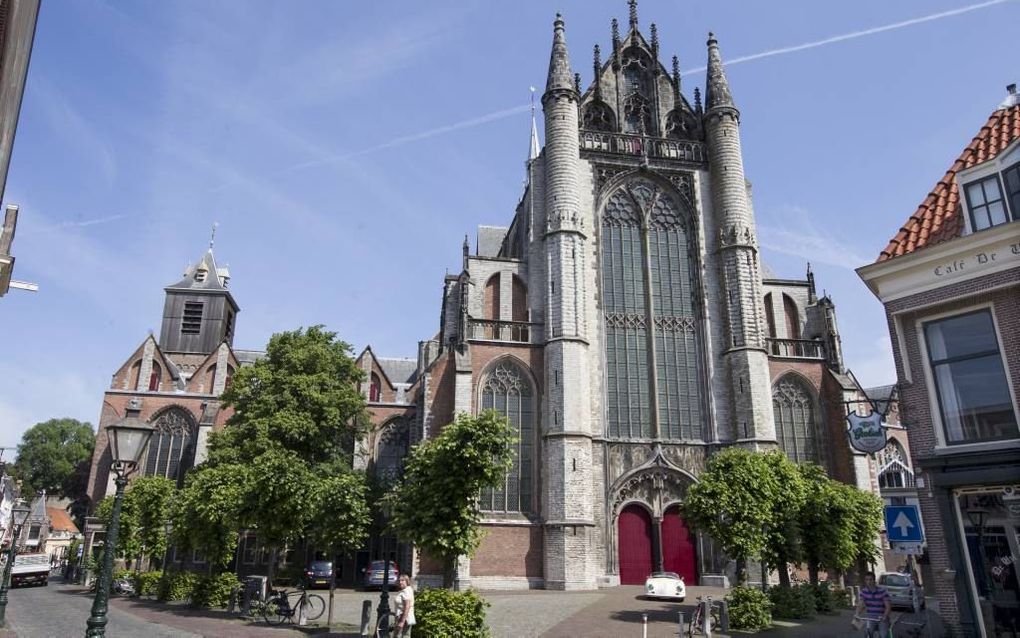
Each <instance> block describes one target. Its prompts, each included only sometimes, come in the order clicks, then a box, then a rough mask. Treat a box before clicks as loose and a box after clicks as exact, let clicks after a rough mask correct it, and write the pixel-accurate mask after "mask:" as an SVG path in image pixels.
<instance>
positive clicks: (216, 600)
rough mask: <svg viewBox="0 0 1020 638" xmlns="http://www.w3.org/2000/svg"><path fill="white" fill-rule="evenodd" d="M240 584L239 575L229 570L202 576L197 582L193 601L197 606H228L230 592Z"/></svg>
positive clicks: (192, 597)
mask: <svg viewBox="0 0 1020 638" xmlns="http://www.w3.org/2000/svg"><path fill="white" fill-rule="evenodd" d="M240 584H241V583H240V581H239V580H237V576H235V575H234V574H232V573H229V572H224V573H222V574H217V575H216V576H202V577H200V578H199V579H198V582H197V583H196V584H195V589H194V591H193V592H192V594H191V603H192V604H193V605H195V606H196V607H226V606H227V604H228V603H229V602H230V592H231V591H233V589H234V588H235V587H238V586H239V585H240Z"/></svg>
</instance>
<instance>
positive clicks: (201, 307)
mask: <svg viewBox="0 0 1020 638" xmlns="http://www.w3.org/2000/svg"><path fill="white" fill-rule="evenodd" d="M189 306H190V308H189ZM196 306H197V307H198V318H197V319H196V318H195V316H194V309H195V307H196ZM188 310H191V311H192V315H191V316H189V315H188ZM204 320H205V302H204V301H185V302H184V307H183V308H182V309H181V334H182V335H194V336H198V335H201V334H202V322H203V321H204ZM196 321H197V322H198V326H197V327H196V326H195V325H194V324H195V322H196Z"/></svg>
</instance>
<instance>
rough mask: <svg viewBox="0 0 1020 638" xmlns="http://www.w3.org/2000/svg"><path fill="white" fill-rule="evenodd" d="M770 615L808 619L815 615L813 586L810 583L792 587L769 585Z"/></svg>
mask: <svg viewBox="0 0 1020 638" xmlns="http://www.w3.org/2000/svg"><path fill="white" fill-rule="evenodd" d="M769 599H770V600H771V601H772V615H773V616H774V617H776V618H784V619H810V618H814V617H815V588H814V586H813V585H811V583H801V584H800V585H795V586H793V587H782V586H779V585H777V586H775V587H769Z"/></svg>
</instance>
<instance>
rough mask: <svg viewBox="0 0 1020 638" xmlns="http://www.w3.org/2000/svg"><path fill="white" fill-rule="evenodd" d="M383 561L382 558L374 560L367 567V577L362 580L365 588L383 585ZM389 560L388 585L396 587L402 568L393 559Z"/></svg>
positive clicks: (392, 587)
mask: <svg viewBox="0 0 1020 638" xmlns="http://www.w3.org/2000/svg"><path fill="white" fill-rule="evenodd" d="M383 562H384V561H381V560H374V561H372V562H371V563H369V564H368V567H366V568H365V570H364V572H365V577H364V579H363V580H362V584H363V585H364V587H365V589H374V588H381V587H382V586H383ZM388 562H389V566H390V575H389V583H388V587H389V588H390V589H394V588H396V586H397V578H398V577H399V576H400V568H399V567H397V564H396V563H394V562H393V561H388Z"/></svg>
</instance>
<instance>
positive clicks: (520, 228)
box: [360, 2, 878, 589]
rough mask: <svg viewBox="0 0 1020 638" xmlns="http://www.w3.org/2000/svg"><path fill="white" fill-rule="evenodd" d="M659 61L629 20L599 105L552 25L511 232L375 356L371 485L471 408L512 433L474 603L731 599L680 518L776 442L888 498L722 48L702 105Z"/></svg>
mask: <svg viewBox="0 0 1020 638" xmlns="http://www.w3.org/2000/svg"><path fill="white" fill-rule="evenodd" d="M660 53H661V52H660V50H659V40H658V32H657V28H656V26H655V25H654V24H653V25H651V26H650V28H649V36H648V37H647V38H646V36H645V35H644V33H642V31H641V30H640V28H639V24H638V14H637V6H636V3H635V2H631V3H630V15H629V25H628V27H627V29H626V31H624V32H621V30H620V27H619V25H618V24H617V22H616V21H615V20H614V21H613V22H612V32H611V45H610V46H609V47H607V48H606V55H605V56H604V57H603V54H602V49H601V48H600V47H599V46H596V47H595V48H594V54H593V62H592V75H593V77H592V81H591V83H590V85H589V86H588V87H587V88H586V89H582V87H581V83H580V78H579V76H577V75H575V74H574V73H573V70H572V67H571V62H570V58H569V53H568V47H567V41H566V28H565V24H564V21H563V19H562V18H561V17H559V16H557V18H556V20H555V22H554V25H553V38H552V50H551V55H550V62H549V72H548V78H547V82H546V88H545V92H544V94H543V95H542V100H541V103H542V109H543V112H544V132H545V143H544V146H543V145H541V144H540V143H539V140H538V126H537V123H535V122H534V119H533V122H532V138H531V144H530V156H529V158H528V160H527V163H526V171H527V178H528V179H527V186H526V187H525V189H524V192H523V194H522V196H521V198H520V200H519V202H518V203H517V206H516V209H515V210H514V213H513V215H512V219H511V221H510V223H509V225H508V226H507V227H491V226H481V227H479V229H478V234H477V240H476V245H475V250H474V251H472V250H471V249H470V245H469V244H468V241H467V239H466V238H465V242H464V246H463V249H462V251H463V265H462V270H461V272H460V273H458V274H451V275H447V277H446V279H445V281H444V282H443V287H442V301H441V305H440V321H439V324H440V325H439V331H438V333H437V334H436V335H435V336H434V337H433V338H432V339H429V340H426V341H423V342H421V343H420V344H419V348H418V357H417V360H416V361H414V362H409V361H407V360H385V359H380V358H377V357H376V356H375V354H374V353H372V352H371V350H370V349H369V350H366V351H365V352H364V353H363V354H362V357H361V359H360V360H361V363H362V365H363V367H364V369H365V371H366V379H367V380H366V385H365V387H364V388H363V391H364V392H365V397H366V399H367V400H368V402H369V407H370V411H371V412H372V413H373V422H374V424H375V429H374V430H373V433H372V435H371V436H370V438H369V439H368V440H366V441H365V443H364V448H363V449H362V450H361V454H362V456H363V458H364V459H365V460H364V461H363V464H364V466H365V467H366V468H369V469H372V468H379V470H380V471H382V472H397V473H399V462H398V460H397V459H399V454H400V452H401V451H403V450H406V449H408V447H409V446H411V445H413V444H414V443H416V442H417V441H419V440H422V439H425V438H428V437H432V436H435V435H436V434H437V433H438V432H439V431H440V430H441V428H442V427H443V426H444V425H445V424H447V423H449V422H451V421H452V420H453V418H454V415H455V414H456V413H459V412H467V413H477V412H479V411H481V410H484V409H495V410H497V411H499V412H501V413H503V414H505V415H506V416H507V417H508V418H509V420H510V422H511V423H512V425H513V426H514V428H515V429H516V430H517V434H518V438H519V443H518V447H517V449H516V450H515V451H514V452H515V454H514V463H513V468H512V470H511V471H510V472H509V474H508V475H507V477H506V479H505V481H504V483H503V484H501V485H499V486H498V487H497V488H495V489H492V490H488V491H486V492H485V493H484V494H482V495H481V503H482V509H483V510H484V526H485V531H486V534H485V537H484V540H483V541H482V544H481V547H480V548H479V550H478V551H477V553H476V554H475V556H474V557H472V558H470V559H468V558H464V559H462V560H461V562H460V564H459V566H458V573H457V578H458V583H459V585H460V586H466V585H467V584H471V585H473V586H476V587H481V588H527V587H544V588H550V589H593V588H595V587H599V586H606V585H613V584H619V583H635V582H641V583H643V582H644V579H645V577H646V576H647V575H648V573H650V572H651V571H653V570H663V569H665V570H668V571H675V572H678V573H680V574H682V575H683V576H684V577H685V579H686V581H687V582H688V583H701V584H719V583H722V582H724V578H725V577H726V576H727V575H728V573H729V570H730V569H731V567H730V562H729V561H728V560H727V559H726V558H725V557H723V556H722V555H721V554H720V553H719V552H718V551H717V550H716V548H715V547H714V545H713V543H712V541H711V539H709V538H707V537H705V536H703V535H702V534H700V533H698V532H697V531H696V530H692V529H691V528H690V527H689V526H688V525H687V524H686V522H685V521H684V520H683V518H682V517H681V515H680V505H681V504H682V503H683V501H684V498H685V494H686V492H687V490H688V489H689V487H690V486H691V485H692V484H694V483H695V482H696V481H697V480H698V475H699V474H700V473H701V472H702V471H703V469H704V468H705V464H706V462H707V460H708V458H709V457H710V456H711V454H712V453H714V452H715V451H717V450H719V449H721V448H723V447H725V446H731V445H739V446H742V447H745V448H747V449H751V450H769V449H774V448H776V447H777V446H778V447H779V448H781V449H782V450H784V451H785V452H786V453H787V454H788V455H789V456H790V457H791V458H792V459H794V460H796V461H799V462H804V461H812V462H817V463H820V464H822V465H823V466H825V467H826V468H827V469H828V471H829V473H830V474H831V475H832V476H834V477H837V478H839V479H840V480H843V481H845V482H847V483H850V484H853V485H857V486H858V487H861V488H862V489H868V490H873V491H875V492H877V491H878V490H877V475H876V471H875V466H874V461H873V460H872V459H869V458H868V457H867V456H864V455H861V454H857V453H854V452H852V451H851V450H850V447H849V444H848V443H847V438H846V423H845V420H844V418H845V416H846V414H847V410H848V406H857V405H859V404H860V402H861V389H860V386H859V385H858V384H857V383H856V382H855V381H854V380H853V378H852V376H851V375H848V374H847V371H846V370H845V369H844V367H843V360H842V352H841V345H840V338H839V331H838V327H837V324H836V315H835V307H834V304H833V302H832V300H831V299H829V298H825V297H823V298H819V297H818V296H817V294H816V291H815V283H814V275H813V274H812V273H811V272H810V269H809V270H808V272H807V274H806V276H805V277H804V278H803V279H800V278H791V279H784V278H779V277H777V276H776V275H775V274H773V273H771V272H769V271H768V270H767V268H766V267H765V266H764V265H763V264H762V261H761V255H760V253H759V249H758V243H757V234H756V231H755V221H754V211H753V208H752V202H751V196H750V187H749V185H748V182H747V181H746V179H745V176H744V168H743V157H742V152H741V147H740V113H739V111H738V110H737V107H736V106H735V102H734V99H733V97H732V94H731V91H730V87H729V84H728V82H727V79H726V76H725V73H724V71H723V64H722V59H721V54H720V51H719V45H718V42H717V40H716V38H715V37H714V36H711V35H710V36H709V39H708V43H707V56H708V73H707V75H708V78H707V84H706V87H705V93H704V96H705V97H704V103H702V97H701V90H700V89H699V88H695V89H694V91H693V96H692V97H691V98H689V97H688V95H687V94H685V92H684V91H683V90H682V84H681V81H682V80H681V77H680V71H679V64H678V62H677V59H676V58H675V57H674V58H673V63H672V67H671V68H667V67H666V66H664V65H663V64H662V63H661V62H660ZM394 362H399V372H396V371H394V372H393V373H392V374H391V372H390V371H389V369H388V366H389V367H395V364H394ZM412 363H413V364H414V365H413V366H412ZM416 561H417V564H416V572H417V574H418V576H419V578H420V579H421V580H424V581H429V580H430V579H436V580H438V578H439V575H440V573H441V572H440V570H439V567H438V565H436V564H435V563H434V562H433V561H430V560H429V558H428V557H427V556H418V557H417V558H416Z"/></svg>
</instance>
